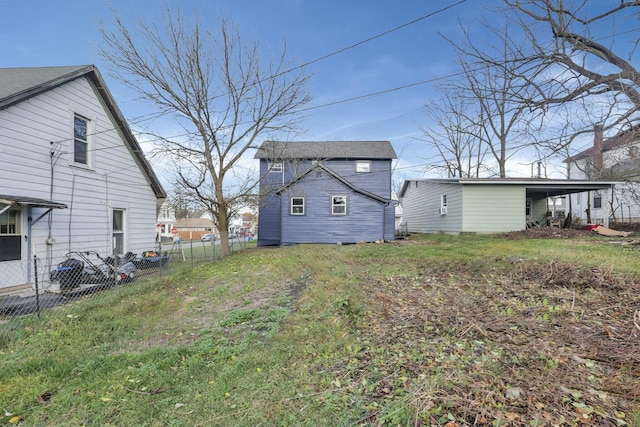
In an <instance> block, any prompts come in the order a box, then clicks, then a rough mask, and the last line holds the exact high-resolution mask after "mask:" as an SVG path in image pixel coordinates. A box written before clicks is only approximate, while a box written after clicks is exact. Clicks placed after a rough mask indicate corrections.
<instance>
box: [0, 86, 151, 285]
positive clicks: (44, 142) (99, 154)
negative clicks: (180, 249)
mask: <svg viewBox="0 0 640 427" xmlns="http://www.w3.org/2000/svg"><path fill="white" fill-rule="evenodd" d="M75 114H79V115H81V116H82V117H86V118H89V119H90V120H91V126H93V127H94V129H93V131H91V130H90V131H89V133H91V134H93V138H94V139H93V144H94V145H95V148H96V149H95V150H89V151H90V156H92V155H93V156H94V157H93V160H91V161H90V162H89V163H92V167H91V168H87V167H75V164H74V163H73V162H71V159H70V158H69V157H68V156H69V155H70V153H69V149H70V144H71V145H73V141H72V138H71V141H70V135H71V136H72V135H73V117H74V115H75ZM0 122H1V123H2V126H0V152H2V153H3V154H2V162H3V165H2V168H0V194H6V195H17V196H27V197H37V198H42V199H50V200H52V201H55V202H59V203H64V204H66V205H67V206H68V208H67V209H54V210H52V211H51V214H50V219H51V237H52V239H51V240H50V242H51V241H52V242H55V243H54V244H52V245H47V243H46V241H47V238H48V236H49V230H48V223H49V221H48V219H49V217H46V218H44V219H43V220H41V221H39V222H38V223H37V224H35V225H34V226H33V229H32V239H31V241H30V242H29V245H31V248H33V250H34V253H35V254H37V255H42V254H48V257H47V259H51V260H58V261H59V260H61V259H62V258H63V257H64V254H65V253H67V252H68V251H69V250H74V251H83V250H95V251H98V252H99V253H101V254H104V255H108V254H110V253H111V251H112V250H113V235H112V229H111V228H112V209H113V207H117V208H118V209H126V210H127V225H128V232H127V235H126V239H127V246H128V247H131V248H138V249H139V248H147V249H150V248H153V247H154V246H153V245H154V242H155V232H156V223H157V221H156V220H157V218H156V202H157V199H156V197H155V194H154V192H153V190H152V188H151V186H150V182H149V180H148V178H147V177H146V175H145V174H144V173H143V171H142V169H141V168H140V166H139V164H138V162H137V161H136V160H135V159H134V157H133V154H132V152H131V151H130V149H129V148H128V147H127V146H126V145H125V142H124V140H123V137H122V134H121V133H120V130H119V129H118V128H117V126H116V124H115V123H114V122H113V120H112V119H111V116H110V115H109V114H108V113H107V111H106V110H105V108H104V105H103V103H102V102H101V100H100V99H99V98H98V97H97V95H96V92H95V91H94V89H93V87H92V85H91V84H90V82H89V80H88V79H86V78H78V79H76V80H73V81H71V82H68V83H66V84H64V85H61V86H59V87H56V88H54V89H51V90H48V91H46V92H44V93H41V94H39V95H36V96H34V97H32V98H30V99H29V100H28V101H25V102H21V103H18V104H16V105H13V106H11V107H8V108H6V109H4V110H1V111H0ZM51 141H53V143H51ZM90 144H91V143H90ZM52 153H53V155H52ZM91 153H93V154H91ZM90 158H91V157H90ZM52 165H53V171H52ZM72 165H73V167H70V166H72ZM52 176H53V180H52ZM44 212H45V209H41V208H34V209H33V215H32V216H33V217H38V216H40V215H41V214H42V213H44ZM23 247H26V245H24V244H23ZM22 255H23V260H22V262H23V263H24V262H25V257H26V251H24V250H23V254H22ZM1 264H2V263H0V274H2V273H3V270H2V266H1ZM51 267H52V266H50V265H40V268H43V269H47V268H51ZM16 268H17V267H15V266H14V267H13V271H16V270H15V269H16ZM20 268H22V269H23V270H26V266H21V267H20ZM3 277H5V278H7V279H6V280H4V281H2V283H0V287H5V286H14V285H20V284H23V283H25V282H24V281H22V282H20V280H21V279H20V278H18V277H17V275H15V274H13V275H11V276H9V275H8V274H6V272H5V274H3ZM23 280H24V279H23Z"/></svg>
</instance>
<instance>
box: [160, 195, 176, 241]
mask: <svg viewBox="0 0 640 427" xmlns="http://www.w3.org/2000/svg"><path fill="white" fill-rule="evenodd" d="M175 224H176V210H175V208H174V207H173V206H171V203H170V202H169V199H166V200H165V201H164V202H163V203H162V206H161V207H160V210H159V212H158V224H157V225H156V227H157V232H158V240H165V241H168V240H172V239H173V235H174V233H173V231H175ZM172 230H173V231H172Z"/></svg>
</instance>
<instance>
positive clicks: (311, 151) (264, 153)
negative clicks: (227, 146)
mask: <svg viewBox="0 0 640 427" xmlns="http://www.w3.org/2000/svg"><path fill="white" fill-rule="evenodd" d="M254 158H256V159H396V158H397V156H396V152H395V151H394V149H393V146H392V145H391V143H390V142H389V141H292V142H284V141H265V142H264V143H262V145H261V146H260V148H258V151H257V152H256V155H255V156H254Z"/></svg>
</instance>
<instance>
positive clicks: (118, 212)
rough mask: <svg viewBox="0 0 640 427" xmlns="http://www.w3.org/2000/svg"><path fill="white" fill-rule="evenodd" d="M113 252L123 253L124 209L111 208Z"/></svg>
mask: <svg viewBox="0 0 640 427" xmlns="http://www.w3.org/2000/svg"><path fill="white" fill-rule="evenodd" d="M113 253H114V254H123V253H124V210H122V209H114V210H113Z"/></svg>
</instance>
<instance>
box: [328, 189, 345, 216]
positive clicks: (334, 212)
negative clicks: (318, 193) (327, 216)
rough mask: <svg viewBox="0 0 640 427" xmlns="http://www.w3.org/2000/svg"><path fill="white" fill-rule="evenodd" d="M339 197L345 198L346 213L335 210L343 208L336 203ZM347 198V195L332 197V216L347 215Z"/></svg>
mask: <svg viewBox="0 0 640 427" xmlns="http://www.w3.org/2000/svg"><path fill="white" fill-rule="evenodd" d="M337 197H340V198H343V199H344V212H336V211H335V208H336V207H339V206H343V205H342V204H336V203H335V199H336V198H337ZM347 200H348V199H347V196H346V194H334V195H332V196H331V215H338V216H343V215H346V214H347V211H348V209H347Z"/></svg>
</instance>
